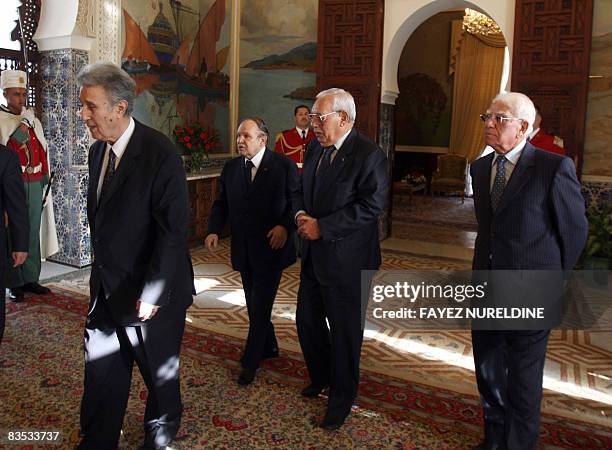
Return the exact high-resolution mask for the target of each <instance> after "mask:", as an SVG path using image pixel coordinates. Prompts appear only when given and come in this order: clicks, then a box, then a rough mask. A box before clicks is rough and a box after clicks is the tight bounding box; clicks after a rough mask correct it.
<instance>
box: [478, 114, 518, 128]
mask: <svg viewBox="0 0 612 450" xmlns="http://www.w3.org/2000/svg"><path fill="white" fill-rule="evenodd" d="M490 119H493V120H494V121H495V123H497V124H498V125H501V124H503V123H504V122H505V121H507V120H508V121H509V120H520V121H523V119H519V118H518V117H506V116H503V115H501V114H490V113H487V114H481V115H480V120H482V121H483V122H485V123H486V122H487V121H488V120H490Z"/></svg>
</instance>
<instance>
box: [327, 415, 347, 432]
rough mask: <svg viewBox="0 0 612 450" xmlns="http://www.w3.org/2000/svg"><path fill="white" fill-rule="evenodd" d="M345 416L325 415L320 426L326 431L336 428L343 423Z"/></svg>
mask: <svg viewBox="0 0 612 450" xmlns="http://www.w3.org/2000/svg"><path fill="white" fill-rule="evenodd" d="M346 417H347V416H334V417H327V416H325V419H323V422H321V428H323V429H324V430H327V431H334V430H337V429H338V428H340V427H341V426H342V425H343V424H344V421H345V420H346Z"/></svg>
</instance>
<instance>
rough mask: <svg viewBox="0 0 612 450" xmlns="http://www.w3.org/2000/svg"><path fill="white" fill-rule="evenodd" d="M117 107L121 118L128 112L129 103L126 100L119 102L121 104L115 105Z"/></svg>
mask: <svg viewBox="0 0 612 450" xmlns="http://www.w3.org/2000/svg"><path fill="white" fill-rule="evenodd" d="M115 106H116V107H117V114H119V117H123V116H125V112H126V111H127V107H128V102H127V101H125V100H119V102H118V103H117V104H116V105H115Z"/></svg>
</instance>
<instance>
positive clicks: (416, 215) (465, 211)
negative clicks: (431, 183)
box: [393, 194, 477, 231]
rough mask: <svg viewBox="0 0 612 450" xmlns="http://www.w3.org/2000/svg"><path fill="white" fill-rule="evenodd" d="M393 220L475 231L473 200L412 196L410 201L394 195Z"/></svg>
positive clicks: (402, 196) (404, 197)
mask: <svg viewBox="0 0 612 450" xmlns="http://www.w3.org/2000/svg"><path fill="white" fill-rule="evenodd" d="M393 220H394V221H398V222H411V223H422V224H427V225H430V226H431V225H433V226H441V227H450V228H456V229H461V230H466V231H476V230H477V223H476V216H475V215H474V200H473V199H471V198H466V199H465V202H464V203H461V198H460V197H439V196H435V197H432V196H429V195H422V194H420V195H413V196H412V199H411V200H410V201H408V200H407V198H406V196H405V195H401V194H400V195H394V201H393Z"/></svg>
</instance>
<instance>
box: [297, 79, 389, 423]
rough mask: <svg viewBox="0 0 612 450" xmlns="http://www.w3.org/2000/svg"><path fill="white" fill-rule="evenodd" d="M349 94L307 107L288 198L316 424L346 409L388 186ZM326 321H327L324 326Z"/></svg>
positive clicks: (326, 94) (382, 162)
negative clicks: (299, 169)
mask: <svg viewBox="0 0 612 450" xmlns="http://www.w3.org/2000/svg"><path fill="white" fill-rule="evenodd" d="M355 117H356V108H355V101H354V100H353V97H352V96H351V94H349V93H348V92H346V91H344V90H342V89H337V88H333V89H328V90H326V91H323V92H320V93H319V94H318V95H317V99H316V101H315V103H314V105H313V107H312V113H311V114H310V119H311V124H312V126H313V128H314V132H315V135H316V136H317V139H316V140H313V141H311V142H310V144H309V145H308V149H307V150H306V153H305V159H304V172H303V174H302V180H301V183H300V185H299V194H298V196H297V198H296V200H295V202H294V207H295V210H296V222H297V225H298V233H299V234H300V236H302V238H303V241H302V252H301V253H302V270H301V274H300V289H299V292H298V305H297V315H296V322H297V329H298V336H299V339H300V345H301V347H302V352H303V353H304V359H305V361H306V365H307V367H308V373H309V375H310V381H311V384H310V385H309V386H308V387H306V388H305V389H304V390H302V395H303V396H304V397H317V396H318V395H319V394H320V393H321V392H322V391H323V390H324V389H326V388H327V387H329V399H328V402H327V412H326V414H325V418H324V420H323V422H322V423H321V427H322V428H324V429H327V430H335V429H337V428H339V427H341V426H342V424H343V423H344V420H345V419H346V417H347V416H348V415H349V413H350V411H351V406H352V404H353V400H354V399H355V397H356V395H357V387H358V385H359V357H360V352H361V343H362V341H363V323H362V319H363V317H362V303H361V289H360V286H361V280H360V275H361V271H362V270H376V269H378V268H379V266H380V262H381V257H380V245H379V237H378V218H379V216H380V214H381V213H382V211H383V208H384V207H385V203H386V198H387V189H388V184H389V182H388V176H387V157H386V155H385V154H384V153H383V151H382V150H381V149H380V148H379V147H378V145H376V144H375V143H374V142H372V141H371V140H370V139H368V138H367V137H366V136H364V135H363V134H361V133H360V132H358V131H357V130H355V129H354V128H353V125H354V123H355ZM328 324H329V327H328Z"/></svg>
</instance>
